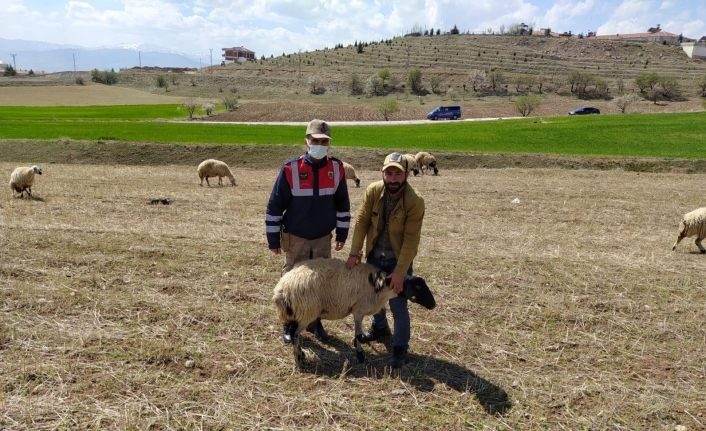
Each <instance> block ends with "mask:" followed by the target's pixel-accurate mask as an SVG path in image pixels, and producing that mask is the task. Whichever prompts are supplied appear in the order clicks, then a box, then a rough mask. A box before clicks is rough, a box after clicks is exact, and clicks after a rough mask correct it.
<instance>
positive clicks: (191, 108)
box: [181, 100, 199, 120]
mask: <svg viewBox="0 0 706 431" xmlns="http://www.w3.org/2000/svg"><path fill="white" fill-rule="evenodd" d="M181 107H182V108H184V110H185V111H186V113H187V114H189V120H193V119H194V112H196V108H198V107H199V105H198V104H196V102H195V101H193V100H187V101H185V102H182V104H181Z"/></svg>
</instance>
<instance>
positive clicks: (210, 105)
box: [201, 102, 215, 116]
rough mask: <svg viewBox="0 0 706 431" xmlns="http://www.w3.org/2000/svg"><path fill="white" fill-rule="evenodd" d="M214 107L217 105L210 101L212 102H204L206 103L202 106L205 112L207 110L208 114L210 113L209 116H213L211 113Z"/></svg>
mask: <svg viewBox="0 0 706 431" xmlns="http://www.w3.org/2000/svg"><path fill="white" fill-rule="evenodd" d="M214 108H215V106H214V105H213V103H210V102H208V103H204V104H203V105H202V106H201V109H203V112H205V113H206V115H208V116H211V114H213V109H214Z"/></svg>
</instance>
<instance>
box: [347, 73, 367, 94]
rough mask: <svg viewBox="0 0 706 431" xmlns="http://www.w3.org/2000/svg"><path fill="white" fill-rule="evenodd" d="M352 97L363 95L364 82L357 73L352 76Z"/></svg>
mask: <svg viewBox="0 0 706 431" xmlns="http://www.w3.org/2000/svg"><path fill="white" fill-rule="evenodd" d="M350 90H351V95H352V96H357V95H359V94H363V90H364V88H363V82H362V81H361V80H360V77H359V76H358V74H357V73H353V74H351V87H350Z"/></svg>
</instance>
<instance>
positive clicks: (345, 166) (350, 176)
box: [343, 162, 360, 187]
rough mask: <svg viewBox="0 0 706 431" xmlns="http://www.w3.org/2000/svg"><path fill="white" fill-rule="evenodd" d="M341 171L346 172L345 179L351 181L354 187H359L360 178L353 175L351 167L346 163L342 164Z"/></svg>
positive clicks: (353, 171)
mask: <svg viewBox="0 0 706 431" xmlns="http://www.w3.org/2000/svg"><path fill="white" fill-rule="evenodd" d="M343 170H344V171H346V179H347V180H353V182H355V186H356V187H360V178H358V175H356V174H355V168H354V167H353V165H351V164H350V163H347V162H343Z"/></svg>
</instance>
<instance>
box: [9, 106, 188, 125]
mask: <svg viewBox="0 0 706 431" xmlns="http://www.w3.org/2000/svg"><path fill="white" fill-rule="evenodd" d="M187 116H188V115H187V113H186V112H185V111H184V109H183V108H181V105H178V104H160V105H155V104H149V105H90V106H0V119H2V120H15V121H40V120H51V121H67V120H92V121H150V120H157V119H174V118H186V117H187Z"/></svg>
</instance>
